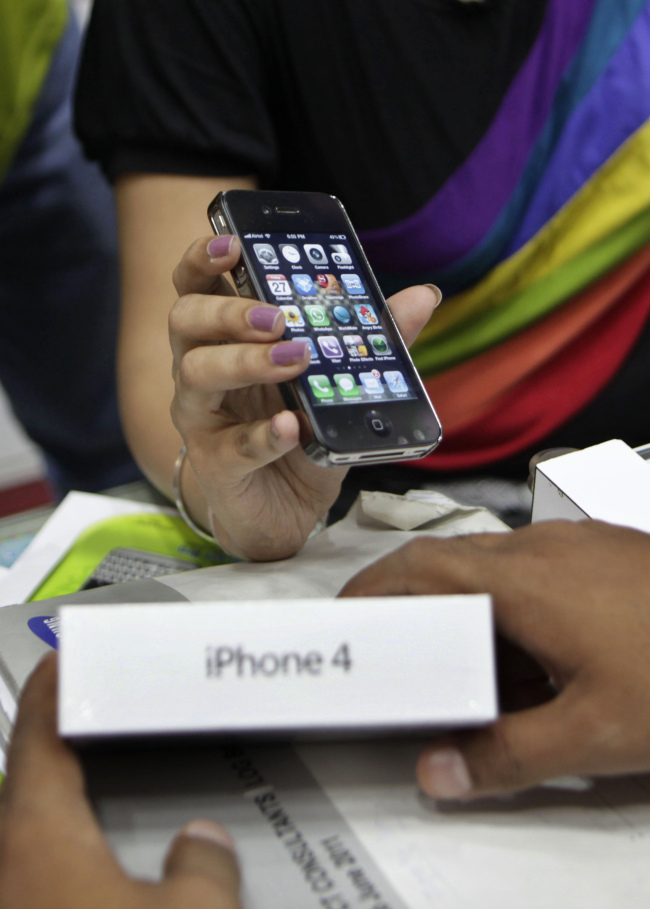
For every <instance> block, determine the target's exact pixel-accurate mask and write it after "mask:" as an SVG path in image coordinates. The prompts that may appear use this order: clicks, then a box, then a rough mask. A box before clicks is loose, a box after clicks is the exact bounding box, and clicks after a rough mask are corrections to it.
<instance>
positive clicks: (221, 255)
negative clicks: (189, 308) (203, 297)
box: [172, 236, 241, 297]
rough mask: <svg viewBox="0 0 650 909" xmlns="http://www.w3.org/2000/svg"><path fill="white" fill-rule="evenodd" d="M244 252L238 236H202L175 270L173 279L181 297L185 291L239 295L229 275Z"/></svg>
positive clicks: (188, 292) (187, 292) (186, 292)
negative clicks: (228, 277)
mask: <svg viewBox="0 0 650 909" xmlns="http://www.w3.org/2000/svg"><path fill="white" fill-rule="evenodd" d="M240 255H241V244H240V242H239V240H238V239H237V237H234V236H226V237H200V238H199V239H198V240H195V241H194V243H192V245H191V246H190V247H189V249H188V250H187V251H186V252H185V254H184V255H183V258H182V259H181V261H180V262H179V263H178V265H177V266H176V268H175V269H174V274H173V276H172V277H173V281H174V287H175V288H176V290H177V292H178V295H179V296H180V297H182V296H184V295H185V294H219V295H220V296H224V297H225V296H237V291H236V290H235V288H234V287H233V285H232V284H231V282H230V281H229V280H228V279H227V278H226V277H225V276H226V274H227V273H228V272H229V271H230V270H231V269H233V268H234V267H235V265H236V264H237V262H238V260H239V257H240Z"/></svg>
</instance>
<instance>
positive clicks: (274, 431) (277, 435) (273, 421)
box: [271, 413, 280, 439]
mask: <svg viewBox="0 0 650 909" xmlns="http://www.w3.org/2000/svg"><path fill="white" fill-rule="evenodd" d="M271 435H272V436H273V438H274V439H279V438H280V433H279V431H278V415H277V413H276V414H274V415H273V416H272V417H271Z"/></svg>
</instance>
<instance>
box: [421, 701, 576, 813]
mask: <svg viewBox="0 0 650 909" xmlns="http://www.w3.org/2000/svg"><path fill="white" fill-rule="evenodd" d="M561 700H563V699H562V696H561V695H560V697H558V698H556V699H555V700H553V701H550V702H549V703H547V704H544V705H543V706H541V707H535V708H533V709H531V710H524V711H521V712H517V713H511V714H507V715H505V716H502V717H500V718H499V719H498V720H497V721H496V722H495V723H491V724H490V725H489V726H486V727H485V728H484V729H480V730H475V731H471V732H461V733H458V734H457V735H452V736H446V737H445V738H444V739H440V740H439V741H438V742H436V743H435V745H433V746H432V747H430V748H427V750H426V751H424V752H423V753H422V754H421V755H420V758H419V760H418V763H417V769H416V773H417V779H418V783H419V785H420V788H421V789H422V791H423V792H425V793H426V794H427V795H430V796H433V797H434V798H438V799H471V798H477V797H479V796H484V795H494V794H497V793H502V792H511V791H514V790H518V789H526V788H528V787H529V786H534V785H536V784H538V783H541V782H543V781H544V780H548V779H551V778H554V777H560V776H567V775H571V774H577V773H582V772H584V771H585V767H586V765H587V763H588V762H589V754H587V753H585V749H586V748H587V749H588V748H589V744H588V743H589V740H590V736H589V735H588V734H585V732H586V730H584V729H583V728H582V725H583V724H581V723H580V722H579V721H577V720H578V717H576V716H573V717H572V716H570V715H569V714H568V713H566V712H564V711H563V706H564V705H562V704H560V703H559V702H560V701H561Z"/></svg>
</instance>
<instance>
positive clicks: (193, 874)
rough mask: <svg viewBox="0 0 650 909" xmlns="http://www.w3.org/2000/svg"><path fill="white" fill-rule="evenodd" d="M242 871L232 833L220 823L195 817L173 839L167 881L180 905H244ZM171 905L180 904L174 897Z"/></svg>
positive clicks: (218, 908) (223, 908) (214, 908)
mask: <svg viewBox="0 0 650 909" xmlns="http://www.w3.org/2000/svg"><path fill="white" fill-rule="evenodd" d="M239 885H240V875H239V866H238V863H237V858H236V856H235V845H234V842H233V840H232V837H231V836H230V834H229V833H228V831H227V830H225V829H224V828H223V827H221V826H220V825H219V824H215V823H214V822H213V821H208V820H195V821H191V822H190V823H189V824H187V826H186V827H184V828H183V829H182V830H181V831H180V833H179V834H178V836H177V837H176V839H175V840H174V842H173V843H172V845H171V847H170V850H169V852H168V853H167V858H166V860H165V884H164V886H165V887H166V888H167V889H169V890H171V891H172V892H173V893H175V895H176V896H177V897H178V906H179V907H181V906H182V907H187V906H190V905H191V906H192V907H194V906H196V907H197V909H199V907H203V906H205V909H240V902H239ZM171 905H174V906H175V905H176V903H175V902H173V900H172V901H171Z"/></svg>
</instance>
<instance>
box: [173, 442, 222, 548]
mask: <svg viewBox="0 0 650 909" xmlns="http://www.w3.org/2000/svg"><path fill="white" fill-rule="evenodd" d="M186 454H187V448H186V446H185V445H183V446H182V448H181V450H180V451H179V452H178V456H177V458H176V460H175V461H174V478H173V489H174V504H175V505H176V508H177V509H178V513H179V514H180V516H181V517H182V519H183V520H184V521H185V523H186V524H187V526H188V527H189V528H190V530H192V531H193V532H194V533H195V534H196V535H197V537H201V539H202V540H207V541H208V542H209V543H212V544H213V545H215V546H216V545H217V541H216V540H215V538H214V537H213V536H212V535H211V534H209V533H206V532H205V530H203V529H202V528H201V527H199V526H198V525H197V524H195V523H194V521H193V520H192V518H191V517H190V515H189V512H188V510H187V508H186V507H185V502H184V501H183V493H182V492H181V471H182V469H183V464H184V462H185V455H186Z"/></svg>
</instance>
